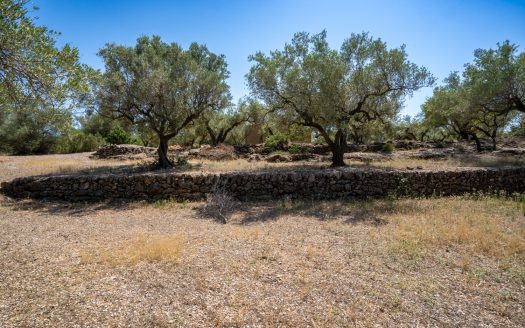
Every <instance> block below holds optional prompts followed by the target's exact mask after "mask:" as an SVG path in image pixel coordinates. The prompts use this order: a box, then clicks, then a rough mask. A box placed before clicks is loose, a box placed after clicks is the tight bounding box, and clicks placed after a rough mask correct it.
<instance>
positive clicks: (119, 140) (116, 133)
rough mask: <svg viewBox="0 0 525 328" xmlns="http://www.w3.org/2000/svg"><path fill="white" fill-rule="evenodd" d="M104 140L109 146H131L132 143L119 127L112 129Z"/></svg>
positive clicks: (131, 139) (129, 137) (127, 134)
mask: <svg viewBox="0 0 525 328" xmlns="http://www.w3.org/2000/svg"><path fill="white" fill-rule="evenodd" d="M105 139H106V141H107V142H109V143H110V144H116V145H121V144H131V143H133V141H134V140H133V138H132V137H131V135H130V134H129V133H127V132H126V131H125V130H124V129H122V128H121V127H120V126H117V127H115V128H113V130H111V132H110V133H109V134H108V136H107V137H106V138H105Z"/></svg>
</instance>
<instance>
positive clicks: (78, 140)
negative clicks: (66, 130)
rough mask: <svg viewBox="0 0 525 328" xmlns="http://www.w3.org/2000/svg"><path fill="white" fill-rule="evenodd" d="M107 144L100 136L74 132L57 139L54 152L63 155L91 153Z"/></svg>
mask: <svg viewBox="0 0 525 328" xmlns="http://www.w3.org/2000/svg"><path fill="white" fill-rule="evenodd" d="M105 143H106V141H105V140H104V138H102V136H101V135H99V134H96V135H93V134H86V133H83V132H81V131H73V132H72V133H70V134H68V135H65V136H62V137H60V138H58V139H57V141H56V143H55V145H54V147H53V152H55V153H61V154H69V153H83V152H91V151H95V150H97V148H98V147H100V146H102V145H104V144H105Z"/></svg>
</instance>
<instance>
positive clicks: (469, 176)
mask: <svg viewBox="0 0 525 328" xmlns="http://www.w3.org/2000/svg"><path fill="white" fill-rule="evenodd" d="M217 186H219V187H221V188H220V189H222V190H226V191H227V192H229V193H231V194H232V195H234V196H235V197H237V198H239V199H243V200H245V199H278V198H279V197H283V196H287V197H291V198H324V199H328V198H367V197H385V196H387V195H389V194H390V195H397V196H403V195H408V196H431V195H460V194H464V193H470V192H478V191H482V192H493V191H503V190H504V191H506V192H508V193H513V192H525V167H521V168H518V167H514V168H498V169H491V168H476V169H457V170H449V171H426V170H419V171H418V170H415V171H401V170H380V169H352V168H342V169H317V170H315V169H305V170H294V171H291V170H286V171H284V170H283V171H268V172H252V173H249V172H238V173H222V174H180V173H144V174H133V175H122V174H120V175H112V174H108V175H60V176H45V177H24V178H18V179H15V180H13V181H10V182H4V183H2V189H0V191H1V192H3V193H4V194H6V195H8V196H10V197H13V198H26V197H31V198H50V199H65V200H69V201H98V200H104V199H150V200H155V199H162V198H188V199H198V198H201V197H204V196H205V194H206V193H209V192H211V191H212V190H214V188H217Z"/></svg>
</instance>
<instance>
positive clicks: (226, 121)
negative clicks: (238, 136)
mask: <svg viewBox="0 0 525 328" xmlns="http://www.w3.org/2000/svg"><path fill="white" fill-rule="evenodd" d="M248 110H249V106H248V103H247V101H246V100H240V101H239V103H238V104H237V105H235V106H230V107H228V108H226V109H225V110H223V111H210V112H208V113H206V114H205V115H203V119H202V124H203V125H204V127H205V128H206V131H207V132H208V137H209V141H210V145H212V146H217V145H219V144H221V143H224V142H225V141H226V138H228V136H229V135H230V134H231V133H232V131H234V130H235V129H236V128H239V127H240V126H242V125H243V124H244V123H246V122H248V121H249V120H250V117H249V112H248Z"/></svg>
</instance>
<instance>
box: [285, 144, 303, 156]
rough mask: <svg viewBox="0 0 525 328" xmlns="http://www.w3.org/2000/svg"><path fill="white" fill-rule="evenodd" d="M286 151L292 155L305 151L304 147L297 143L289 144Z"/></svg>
mask: <svg viewBox="0 0 525 328" xmlns="http://www.w3.org/2000/svg"><path fill="white" fill-rule="evenodd" d="M288 152H289V153H290V154H292V155H296V154H303V153H305V152H306V149H304V147H301V146H299V145H291V146H290V147H288Z"/></svg>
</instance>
